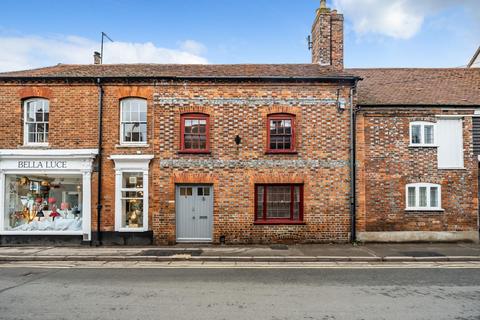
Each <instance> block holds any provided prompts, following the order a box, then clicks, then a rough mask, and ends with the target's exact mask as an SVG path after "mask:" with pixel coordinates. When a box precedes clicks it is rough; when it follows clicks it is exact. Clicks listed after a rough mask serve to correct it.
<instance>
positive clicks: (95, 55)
mask: <svg viewBox="0 0 480 320" xmlns="http://www.w3.org/2000/svg"><path fill="white" fill-rule="evenodd" d="M93 64H102V56H101V55H100V52H98V51H95V52H94V53H93Z"/></svg>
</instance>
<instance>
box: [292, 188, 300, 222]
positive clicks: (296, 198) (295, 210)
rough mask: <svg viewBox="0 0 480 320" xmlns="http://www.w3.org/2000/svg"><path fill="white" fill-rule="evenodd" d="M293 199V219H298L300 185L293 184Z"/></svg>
mask: <svg viewBox="0 0 480 320" xmlns="http://www.w3.org/2000/svg"><path fill="white" fill-rule="evenodd" d="M293 199H294V203H293V219H294V220H300V186H295V188H294V195H293Z"/></svg>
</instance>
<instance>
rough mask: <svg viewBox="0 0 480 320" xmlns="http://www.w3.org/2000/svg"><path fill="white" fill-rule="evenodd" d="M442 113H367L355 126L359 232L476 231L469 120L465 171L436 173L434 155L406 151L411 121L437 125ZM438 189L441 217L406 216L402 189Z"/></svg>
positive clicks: (411, 149) (474, 161)
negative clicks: (428, 185)
mask: <svg viewBox="0 0 480 320" xmlns="http://www.w3.org/2000/svg"><path fill="white" fill-rule="evenodd" d="M439 114H444V112H443V111H442V110H441V109H426V110H419V109H416V110H405V111H398V110H392V109H389V110H382V111H368V110H365V111H363V112H361V113H360V114H359V117H358V121H357V130H358V134H357V155H358V162H357V165H358V169H359V170H358V175H357V178H358V180H357V197H358V203H357V205H358V206H357V210H358V212H357V218H358V219H357V227H358V231H472V230H476V227H477V210H478V203H477V202H478V200H477V188H478V187H477V174H478V173H477V171H478V163H477V159H476V158H475V156H474V154H473V145H472V139H471V137H472V118H471V117H465V118H464V121H463V125H464V129H463V131H464V132H463V136H464V161H465V170H439V169H438V168H437V149H436V148H432V147H427V148H418V147H409V124H410V122H412V121H430V122H436V118H435V115H439ZM409 183H434V184H440V185H441V188H442V199H441V200H442V203H441V204H442V208H443V209H445V211H444V212H428V211H425V212H417V211H415V212H412V211H406V210H405V208H406V202H405V201H406V199H405V198H406V195H405V186H406V184H409Z"/></svg>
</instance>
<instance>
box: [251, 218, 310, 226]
mask: <svg viewBox="0 0 480 320" xmlns="http://www.w3.org/2000/svg"><path fill="white" fill-rule="evenodd" d="M253 224H254V225H306V223H305V222H304V221H294V220H280V219H279V220H278V221H275V220H264V221H255V222H254V223H253Z"/></svg>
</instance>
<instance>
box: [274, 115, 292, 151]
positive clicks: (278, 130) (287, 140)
mask: <svg viewBox="0 0 480 320" xmlns="http://www.w3.org/2000/svg"><path fill="white" fill-rule="evenodd" d="M269 134H270V145H269V148H270V149H271V150H291V149H293V145H292V120H291V119H284V120H281V119H275V120H270V132H269Z"/></svg>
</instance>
